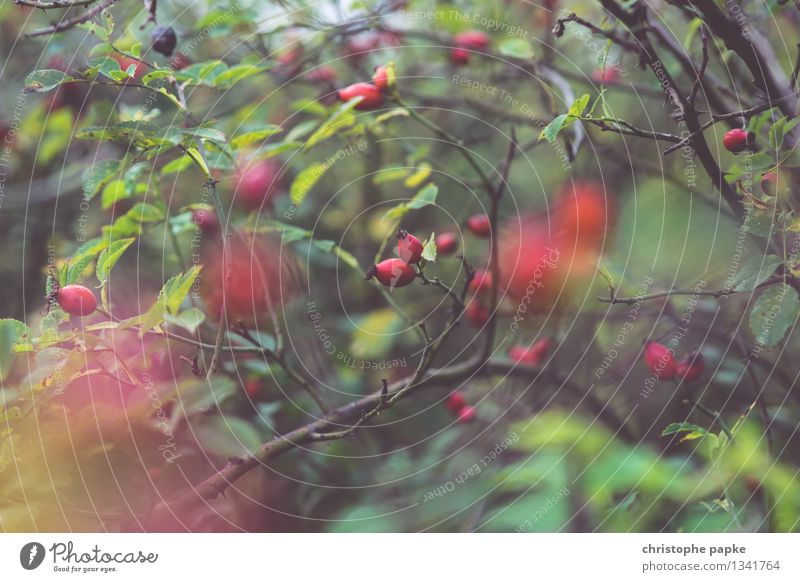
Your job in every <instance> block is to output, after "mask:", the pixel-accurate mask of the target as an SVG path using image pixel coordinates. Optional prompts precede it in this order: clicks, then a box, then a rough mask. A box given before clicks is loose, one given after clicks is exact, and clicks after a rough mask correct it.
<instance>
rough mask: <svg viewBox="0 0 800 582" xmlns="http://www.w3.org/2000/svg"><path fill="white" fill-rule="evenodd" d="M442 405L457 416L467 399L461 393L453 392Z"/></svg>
mask: <svg viewBox="0 0 800 582" xmlns="http://www.w3.org/2000/svg"><path fill="white" fill-rule="evenodd" d="M444 405H445V407H446V408H447V410H449V411H450V412H452V413H453V414H458V411H459V410H461V409H462V408H464V407H465V406H466V405H467V399H466V398H464V395H463V394H462V393H461V392H453V393H451V394H449V395H448V396H447V398H445V400H444Z"/></svg>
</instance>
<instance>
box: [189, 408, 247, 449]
mask: <svg viewBox="0 0 800 582" xmlns="http://www.w3.org/2000/svg"><path fill="white" fill-rule="evenodd" d="M192 432H193V434H194V437H195V438H196V439H197V442H198V444H199V445H200V446H201V447H202V448H203V449H204V450H205V451H208V452H209V453H212V454H216V455H220V456H222V457H242V456H249V455H252V454H253V453H255V452H256V451H257V450H258V448H259V447H260V446H261V437H260V435H259V433H258V431H257V430H256V429H255V428H254V427H253V425H251V424H250V423H249V422H247V421H245V420H242V419H241V418H236V417H233V416H226V417H222V416H212V417H198V418H197V420H194V421H192Z"/></svg>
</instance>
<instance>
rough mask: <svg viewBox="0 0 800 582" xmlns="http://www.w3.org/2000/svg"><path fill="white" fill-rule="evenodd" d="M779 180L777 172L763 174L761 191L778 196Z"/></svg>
mask: <svg viewBox="0 0 800 582" xmlns="http://www.w3.org/2000/svg"><path fill="white" fill-rule="evenodd" d="M779 182H780V181H779V179H778V174H777V173H776V172H767V173H766V174H764V175H763V176H761V191H762V192H763V193H764V194H766V195H767V196H777V194H778V184H779Z"/></svg>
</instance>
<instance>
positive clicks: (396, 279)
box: [365, 259, 417, 289]
mask: <svg viewBox="0 0 800 582" xmlns="http://www.w3.org/2000/svg"><path fill="white" fill-rule="evenodd" d="M416 276H417V274H416V273H415V272H414V269H413V268H411V266H410V265H409V264H408V263H406V262H405V261H404V260H402V259H386V260H385V261H381V262H380V263H378V264H377V265H372V266H371V267H370V268H369V269H367V276H366V277H365V279H367V280H369V279H372V278H373V277H375V278H376V279H377V280H378V281H379V282H380V283H381V284H382V285H385V286H386V287H390V288H392V289H394V288H395V287H405V286H406V285H410V284H411V283H412V282H413V281H414V279H415V278H416Z"/></svg>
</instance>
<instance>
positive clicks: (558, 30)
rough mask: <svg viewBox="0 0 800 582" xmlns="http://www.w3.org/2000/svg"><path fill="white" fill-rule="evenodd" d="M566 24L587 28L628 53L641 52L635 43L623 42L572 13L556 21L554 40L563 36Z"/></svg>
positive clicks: (609, 32) (607, 31)
mask: <svg viewBox="0 0 800 582" xmlns="http://www.w3.org/2000/svg"><path fill="white" fill-rule="evenodd" d="M568 22H574V23H575V24H580V25H581V26H583V27H584V28H588V29H589V30H591V31H592V32H593V33H595V34H599V35H600V36H604V37H605V38H607V39H608V40H610V41H611V42H613V43H615V44H618V45H619V46H621V47H623V48H625V49H627V50H629V51H634V52H639V50H641V47H640V46H639V45H637V44H636V43H635V42H630V41H628V40H625V39H623V38H621V37H619V36H617V35H616V34H615V33H614V32H612V31H610V30H603V29H602V28H600V27H598V26H595V25H594V24H592V23H591V22H589V21H587V20H584V19H583V18H581V17H580V16H578V15H577V14H575V13H574V12H573V13H571V14H569V15H568V16H565V17H563V18H559V19H558V20H556V24H555V26H554V27H553V35H554V36H555V37H556V38H561V37H562V36H563V35H564V31H565V30H566V24H567V23H568Z"/></svg>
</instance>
